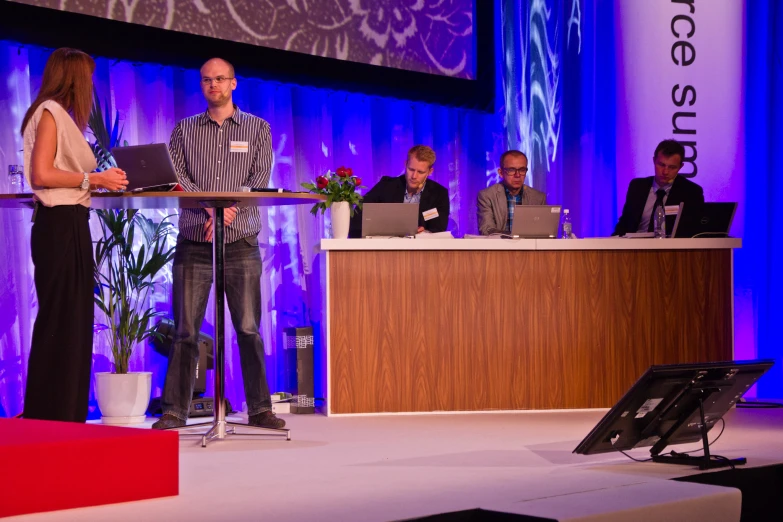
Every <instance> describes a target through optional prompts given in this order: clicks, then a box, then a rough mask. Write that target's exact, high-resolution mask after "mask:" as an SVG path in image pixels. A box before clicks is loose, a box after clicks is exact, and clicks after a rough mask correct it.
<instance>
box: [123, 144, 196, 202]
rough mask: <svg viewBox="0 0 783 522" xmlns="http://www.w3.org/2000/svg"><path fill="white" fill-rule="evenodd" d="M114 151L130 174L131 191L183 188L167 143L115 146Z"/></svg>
mask: <svg viewBox="0 0 783 522" xmlns="http://www.w3.org/2000/svg"><path fill="white" fill-rule="evenodd" d="M111 153H112V155H113V156H114V160H115V161H116V162H117V166H118V167H119V168H121V169H122V170H124V171H125V173H126V174H127V175H128V187H127V189H126V190H127V191H128V192H169V191H176V190H182V188H181V187H180V186H179V180H178V179H177V172H176V171H175V170H174V163H172V161H171V156H170V155H169V148H168V147H167V146H166V144H165V143H154V144H152V145H135V146H129V147H115V148H113V149H112V150H111Z"/></svg>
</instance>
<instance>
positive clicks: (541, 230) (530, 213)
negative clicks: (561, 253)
mask: <svg viewBox="0 0 783 522" xmlns="http://www.w3.org/2000/svg"><path fill="white" fill-rule="evenodd" d="M559 228H560V205H517V206H516V207H515V208H514V223H513V225H512V228H511V235H512V236H514V237H521V238H529V239H540V238H549V237H552V238H556V237H557V230H558V229H559Z"/></svg>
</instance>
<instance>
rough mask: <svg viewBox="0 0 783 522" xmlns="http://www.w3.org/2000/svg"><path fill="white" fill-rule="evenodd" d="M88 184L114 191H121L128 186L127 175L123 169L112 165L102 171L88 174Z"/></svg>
mask: <svg viewBox="0 0 783 522" xmlns="http://www.w3.org/2000/svg"><path fill="white" fill-rule="evenodd" d="M90 185H92V186H94V187H95V188H105V189H107V190H111V191H114V192H122V191H123V190H125V187H127V186H128V176H127V175H126V174H125V171H124V170H122V169H118V168H116V167H112V168H110V169H108V170H104V171H103V172H93V173H92V174H90Z"/></svg>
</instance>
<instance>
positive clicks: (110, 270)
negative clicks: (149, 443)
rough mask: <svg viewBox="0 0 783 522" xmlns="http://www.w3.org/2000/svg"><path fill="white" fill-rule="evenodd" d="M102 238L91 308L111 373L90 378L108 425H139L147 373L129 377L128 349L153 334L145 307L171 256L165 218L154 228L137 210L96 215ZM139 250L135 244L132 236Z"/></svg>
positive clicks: (147, 393) (148, 386)
mask: <svg viewBox="0 0 783 522" xmlns="http://www.w3.org/2000/svg"><path fill="white" fill-rule="evenodd" d="M96 214H97V215H98V216H99V218H100V224H101V231H102V232H103V237H102V238H100V239H99V240H98V241H97V242H96V243H95V304H96V305H98V308H99V309H100V311H101V312H103V315H104V318H105V321H106V322H105V323H104V324H100V325H98V326H99V329H100V330H102V331H104V332H106V333H108V335H109V336H110V341H109V342H110V344H111V353H112V358H113V359H114V372H112V373H109V372H98V373H96V374H95V395H96V397H97V399H98V407H99V408H100V409H101V414H102V420H103V422H104V423H108V424H118V423H119V424H126V423H130V422H143V421H144V418H145V412H146V411H147V406H148V405H149V400H150V391H151V384H152V374H151V373H150V372H134V373H131V372H129V371H128V370H129V361H130V357H131V355H132V353H133V348H134V347H135V346H136V345H137V344H138V343H141V342H143V341H145V340H147V339H149V338H150V337H153V336H157V335H158V333H157V331H156V329H155V325H153V324H152V319H153V318H155V317H157V316H159V315H162V314H163V312H156V311H155V309H154V308H151V307H149V304H148V303H149V297H150V294H151V293H152V291H153V290H154V288H155V285H156V282H155V277H156V275H157V274H158V272H159V271H160V270H161V269H162V268H163V267H164V266H165V265H166V264H168V263H169V262H170V261H171V259H172V258H173V257H174V247H173V246H170V245H169V241H168V236H169V233H170V232H171V229H172V228H173V226H172V224H171V223H170V222H169V221H168V218H166V219H163V220H162V221H161V222H160V223H155V222H153V221H152V220H151V219H149V218H148V217H146V216H144V215H143V214H141V213H139V212H138V211H136V210H99V211H96ZM137 230H138V231H140V232H141V236H142V237H141V241H140V243H141V244H140V245H139V246H135V245H134V241H135V239H136V231H137Z"/></svg>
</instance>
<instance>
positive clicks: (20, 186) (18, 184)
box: [8, 165, 24, 194]
mask: <svg viewBox="0 0 783 522" xmlns="http://www.w3.org/2000/svg"><path fill="white" fill-rule="evenodd" d="M8 192H9V193H11V194H22V193H24V168H23V167H22V166H21V165H8Z"/></svg>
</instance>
